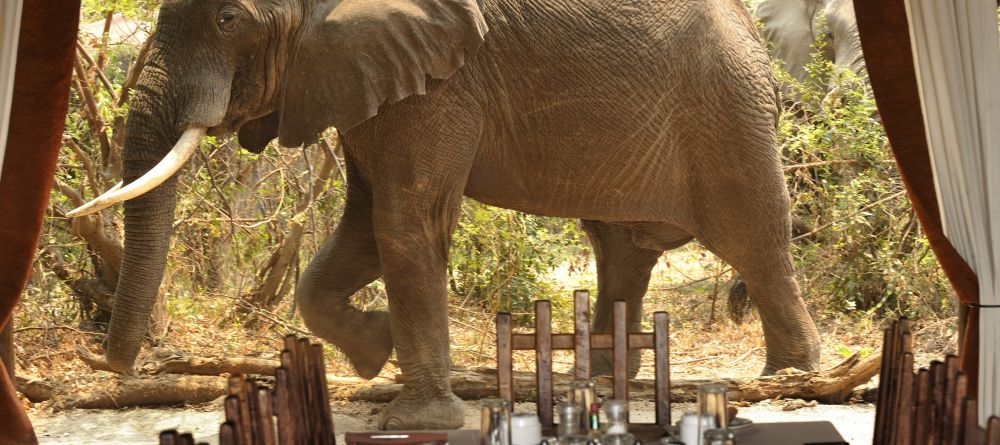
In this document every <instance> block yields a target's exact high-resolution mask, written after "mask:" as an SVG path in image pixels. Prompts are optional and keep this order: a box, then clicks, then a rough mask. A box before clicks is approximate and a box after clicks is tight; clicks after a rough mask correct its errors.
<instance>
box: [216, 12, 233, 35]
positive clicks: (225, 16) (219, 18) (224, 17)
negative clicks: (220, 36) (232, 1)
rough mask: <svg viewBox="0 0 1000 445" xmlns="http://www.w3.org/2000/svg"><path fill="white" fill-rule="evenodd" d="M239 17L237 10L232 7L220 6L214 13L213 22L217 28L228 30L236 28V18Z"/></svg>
mask: <svg viewBox="0 0 1000 445" xmlns="http://www.w3.org/2000/svg"><path fill="white" fill-rule="evenodd" d="M238 17H239V15H238V14H237V11H236V10H235V9H234V8H232V7H222V9H219V12H218V13H217V14H216V15H215V23H216V24H218V25H219V29H221V30H223V31H225V32H230V31H232V30H234V29H235V28H236V20H237V18H238Z"/></svg>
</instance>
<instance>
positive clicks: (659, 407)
mask: <svg viewBox="0 0 1000 445" xmlns="http://www.w3.org/2000/svg"><path fill="white" fill-rule="evenodd" d="M653 343H654V348H653V352H654V353H653V357H654V360H655V365H654V366H655V376H654V379H655V383H654V386H655V392H654V394H655V395H654V399H656V423H657V424H658V425H660V426H661V427H663V428H667V427H670V426H671V422H670V318H669V316H668V315H667V313H666V312H655V313H653Z"/></svg>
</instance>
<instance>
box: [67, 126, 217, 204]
mask: <svg viewBox="0 0 1000 445" xmlns="http://www.w3.org/2000/svg"><path fill="white" fill-rule="evenodd" d="M207 131H208V129H207V128H205V127H190V128H188V129H187V130H184V134H182V135H181V137H180V139H179V140H177V144H175V145H174V148H172V149H171V150H170V153H167V155H166V156H164V157H163V159H162V160H160V163H159V164H156V166H155V167H153V168H151V169H150V170H149V171H148V172H146V174H144V175H142V176H141V177H139V179H136V180H135V181H132V182H131V183H130V184H129V185H127V186H124V187H123V186H122V183H118V185H116V186H114V187H113V188H111V190H108V191H106V192H104V193H103V194H102V195H101V196H98V197H96V198H94V199H93V200H91V201H90V202H88V203H86V204H84V205H82V206H80V207H77V208H75V209H73V210H71V211H70V212H69V213H67V214H66V216H67V217H70V218H75V217H77V216H84V215H89V214H91V213H95V212H99V211H101V210H103V209H105V208H107V207H110V206H112V205H115V204H117V203H119V202H123V201H128V200H129V199H132V198H135V197H137V196H140V195H142V194H143V193H146V192H148V191H150V190H152V189H154V188H156V186H158V185H160V184H162V183H163V181H166V180H167V179H168V178H170V177H171V176H173V175H174V173H177V170H180V169H181V167H183V166H184V163H185V162H187V160H188V159H190V158H191V155H192V154H194V151H195V150H197V149H198V143H199V142H201V138H203V137H205V132H207Z"/></svg>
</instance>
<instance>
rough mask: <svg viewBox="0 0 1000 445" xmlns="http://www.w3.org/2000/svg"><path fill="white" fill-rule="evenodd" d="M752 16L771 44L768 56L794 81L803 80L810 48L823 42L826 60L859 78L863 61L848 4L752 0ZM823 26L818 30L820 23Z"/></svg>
mask: <svg viewBox="0 0 1000 445" xmlns="http://www.w3.org/2000/svg"><path fill="white" fill-rule="evenodd" d="M751 3H752V5H753V8H754V12H755V13H756V15H757V18H758V19H760V21H761V24H762V25H763V27H762V28H761V34H763V36H764V38H766V39H767V40H768V42H770V44H771V56H772V57H773V58H775V59H777V60H780V61H781V63H782V65H783V67H784V68H785V70H786V71H788V73H789V74H791V75H792V77H794V78H795V79H796V80H798V81H800V82H801V81H803V80H805V79H806V75H807V73H806V64H808V63H809V60H810V56H811V52H812V44H813V42H814V41H816V40H817V39H819V38H823V39H826V43H827V45H826V54H825V56H826V58H827V60H830V61H832V62H833V63H834V64H835V65H837V66H840V67H843V68H846V69H849V70H851V71H853V72H855V73H858V74H863V73H864V70H865V59H864V56H863V55H862V52H861V39H860V37H859V35H858V24H857V20H856V19H855V16H854V2H853V1H852V0H753V1H752V2H751ZM824 21H825V23H826V26H825V27H824V26H821V25H822V23H821V22H824Z"/></svg>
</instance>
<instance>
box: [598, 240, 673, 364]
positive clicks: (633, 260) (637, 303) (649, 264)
mask: <svg viewBox="0 0 1000 445" xmlns="http://www.w3.org/2000/svg"><path fill="white" fill-rule="evenodd" d="M583 228H584V230H585V231H586V232H587V237H589V238H590V245H591V246H592V247H593V249H594V256H595V257H596V260H597V304H596V305H595V307H594V332H601V333H608V332H611V329H612V322H613V317H612V313H613V309H612V306H613V303H614V301H615V300H625V301H626V302H627V303H628V316H627V321H628V330H629V332H638V331H641V330H642V297H644V296H645V295H646V288H647V287H648V286H649V277H650V273H651V272H652V270H653V267H654V266H656V261H657V260H658V259H659V258H660V255H661V254H662V253H663V251H661V250H650V249H644V248H642V247H639V246H637V245H636V244H635V242H633V239H632V230H631V229H630V228H628V227H625V226H619V225H613V224H609V223H605V222H600V221H589V220H584V221H583ZM640 358H641V356H640V351H639V350H637V349H636V350H630V351H629V353H628V374H629V376H630V377H635V375H636V373H638V372H639V361H640ZM612 363H613V361H612V357H611V351H609V350H603V349H602V350H595V351H593V353H592V355H591V374H593V375H595V376H596V375H611V373H612V371H613V367H612Z"/></svg>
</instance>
